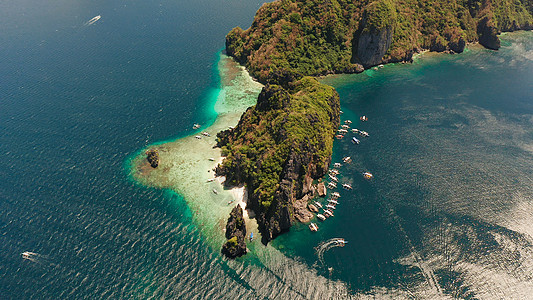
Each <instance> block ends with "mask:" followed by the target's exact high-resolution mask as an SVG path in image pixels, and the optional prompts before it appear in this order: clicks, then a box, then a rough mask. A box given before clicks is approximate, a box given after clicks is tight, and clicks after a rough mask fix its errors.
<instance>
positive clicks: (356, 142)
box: [352, 136, 361, 145]
mask: <svg viewBox="0 0 533 300" xmlns="http://www.w3.org/2000/svg"><path fill="white" fill-rule="evenodd" d="M360 142H361V141H359V140H358V139H357V138H356V137H355V136H354V137H353V138H352V143H354V144H356V145H359V143H360Z"/></svg>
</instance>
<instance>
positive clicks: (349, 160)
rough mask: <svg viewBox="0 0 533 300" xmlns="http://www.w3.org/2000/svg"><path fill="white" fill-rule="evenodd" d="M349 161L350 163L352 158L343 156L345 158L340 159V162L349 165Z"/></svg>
mask: <svg viewBox="0 0 533 300" xmlns="http://www.w3.org/2000/svg"><path fill="white" fill-rule="evenodd" d="M351 161H352V158H351V157H349V156H345V157H343V158H342V162H344V163H349V162H351Z"/></svg>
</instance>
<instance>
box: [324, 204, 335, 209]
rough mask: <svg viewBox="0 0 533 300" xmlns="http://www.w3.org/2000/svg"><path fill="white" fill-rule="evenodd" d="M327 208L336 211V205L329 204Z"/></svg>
mask: <svg viewBox="0 0 533 300" xmlns="http://www.w3.org/2000/svg"><path fill="white" fill-rule="evenodd" d="M326 208H327V209H333V210H334V209H335V205H332V204H328V205H326Z"/></svg>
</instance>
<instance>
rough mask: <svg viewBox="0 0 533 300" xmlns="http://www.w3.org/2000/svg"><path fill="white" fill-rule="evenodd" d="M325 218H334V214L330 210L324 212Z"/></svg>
mask: <svg viewBox="0 0 533 300" xmlns="http://www.w3.org/2000/svg"><path fill="white" fill-rule="evenodd" d="M324 216H326V217H333V212H332V211H331V210H329V209H326V210H324Z"/></svg>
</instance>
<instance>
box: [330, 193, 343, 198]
mask: <svg viewBox="0 0 533 300" xmlns="http://www.w3.org/2000/svg"><path fill="white" fill-rule="evenodd" d="M331 197H333V198H334V199H337V198H340V197H341V194H339V193H338V192H333V193H331Z"/></svg>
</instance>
